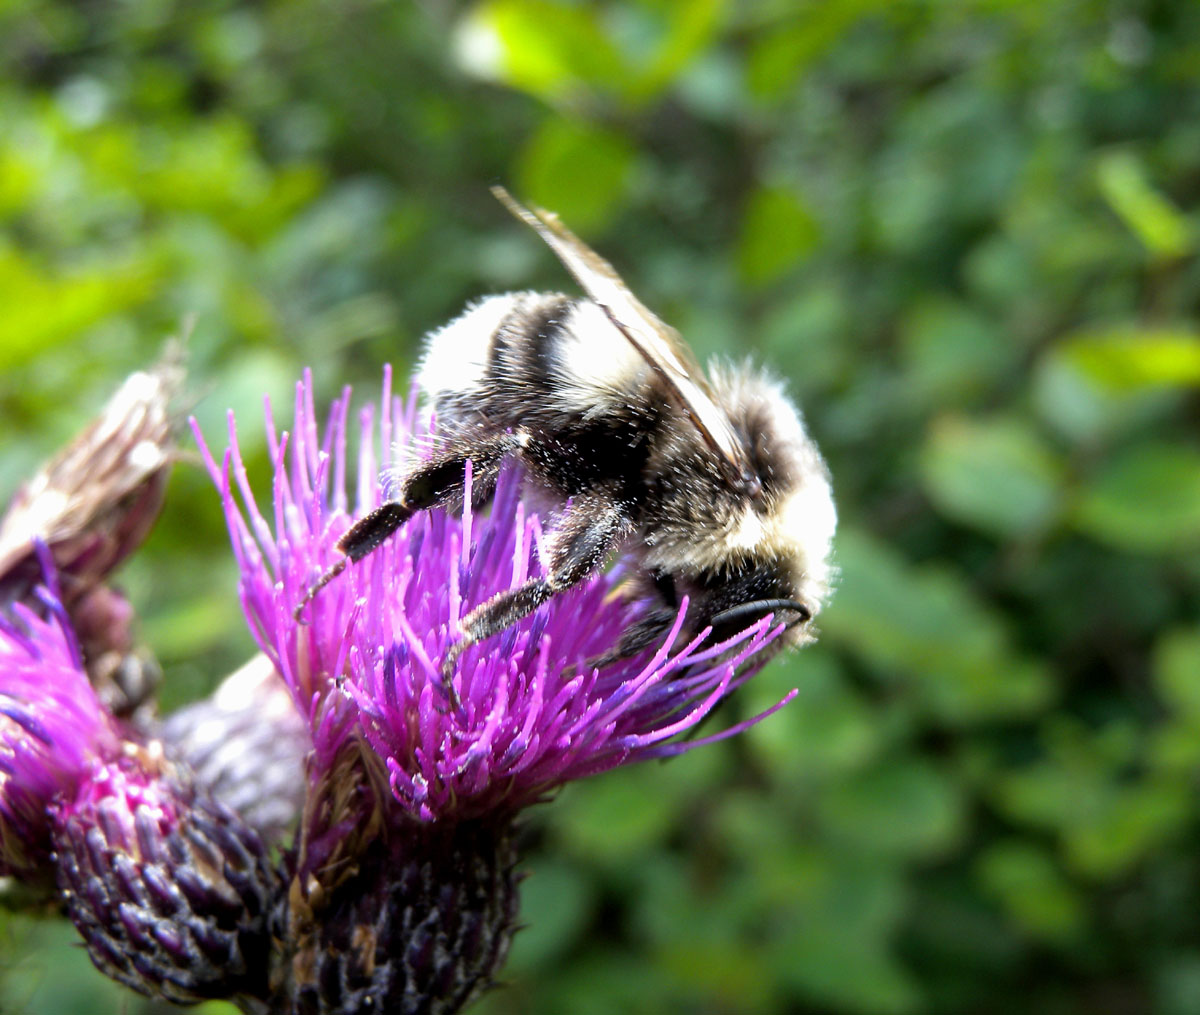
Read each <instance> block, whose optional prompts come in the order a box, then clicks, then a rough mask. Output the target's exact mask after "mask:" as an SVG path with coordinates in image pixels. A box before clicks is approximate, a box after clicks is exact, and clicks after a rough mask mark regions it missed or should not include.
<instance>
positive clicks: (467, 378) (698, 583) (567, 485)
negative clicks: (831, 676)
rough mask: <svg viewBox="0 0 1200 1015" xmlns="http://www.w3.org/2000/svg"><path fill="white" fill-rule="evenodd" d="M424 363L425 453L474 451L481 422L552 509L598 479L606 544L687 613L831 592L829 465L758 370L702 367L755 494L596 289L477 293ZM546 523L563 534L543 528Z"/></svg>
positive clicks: (810, 603) (703, 618)
mask: <svg viewBox="0 0 1200 1015" xmlns="http://www.w3.org/2000/svg"><path fill="white" fill-rule="evenodd" d="M419 378H420V381H421V384H422V386H423V388H424V391H425V394H426V396H427V398H428V399H429V401H430V403H431V407H432V409H433V411H434V413H435V416H436V419H437V431H438V432H437V433H435V435H434V437H433V447H434V449H435V450H434V456H435V457H436V456H437V455H438V454H439V452H440V453H442V454H444V455H446V456H452V455H453V454H458V455H459V456H460V457H463V458H466V457H471V455H472V448H473V447H474V446H476V445H478V444H479V442H481V441H483V440H485V439H487V438H488V437H489V436H491V435H495V434H499V433H512V434H513V435H514V438H513V443H512V445H511V448H510V451H509V453H510V454H511V455H512V456H513V457H516V458H519V459H520V460H521V461H522V462H523V464H524V465H525V467H526V471H527V473H528V474H529V476H530V479H531V480H532V481H533V484H534V488H535V489H536V490H537V491H538V493H537V497H538V498H539V501H540V502H542V503H544V504H549V506H551V507H554V506H557V507H558V508H560V509H561V508H563V507H564V505H566V504H568V502H569V501H570V500H571V499H572V498H579V497H581V496H584V495H588V496H591V495H594V494H596V493H597V492H598V491H599V493H600V495H601V497H602V498H605V499H606V502H612V503H615V504H616V505H618V509H619V511H620V513H621V516H622V518H623V519H624V520H625V524H624V527H623V528H621V529H620V532H621V535H620V538H619V539H615V540H614V542H613V545H612V547H611V549H612V550H614V551H619V552H621V553H624V554H625V555H626V556H628V557H629V558H630V559H631V560H632V561H633V562H635V564H636V565H637V567H638V568H639V569H640V570H641V571H643V572H645V573H648V574H653V575H655V576H658V577H657V581H658V586H659V587H661V586H662V585H663V583H664V580H665V581H666V582H668V583H669V584H672V585H673V587H674V591H675V593H676V594H680V595H688V596H689V597H690V598H691V599H692V601H693V602H695V603H696V607H695V623H694V624H693V625H692V626H693V627H695V628H699V627H701V626H704V624H705V623H706V622H708V621H709V620H710V619H711V617H712V616H713V615H715V614H716V613H718V612H719V611H720V610H721V609H728V608H729V607H731V606H735V605H738V603H739V598H742V599H745V598H747V597H749V598H753V597H758V598H760V599H777V598H779V599H787V600H793V601H798V602H801V603H803V604H804V605H805V607H806V608H807V612H808V614H809V617H811V616H814V615H816V614H817V613H818V612H819V611H820V609H821V606H822V605H823V603H824V601H825V600H826V598H827V597H828V595H829V592H830V584H831V580H832V577H833V568H832V565H831V563H830V553H831V543H832V539H833V532H834V528H835V526H836V518H837V515H836V510H835V508H834V503H833V495H832V490H831V487H830V480H829V472H828V469H827V468H826V466H825V462H824V460H823V459H822V457H821V455H820V452H819V451H818V450H817V447H816V445H815V444H814V442H813V441H812V439H811V437H810V436H809V434H808V432H807V430H806V429H805V426H804V422H803V419H802V417H801V415H800V412H799V410H798V409H797V408H796V406H795V404H794V403H793V402H792V401H791V399H789V398H788V396H787V394H786V393H785V391H784V389H783V385H782V384H781V382H780V381H778V380H777V379H775V378H773V377H771V376H770V375H769V374H767V373H766V372H765V371H763V370H761V369H758V368H756V367H754V366H753V365H751V364H749V363H743V364H738V365H731V364H724V363H722V364H716V365H714V366H713V367H712V368H711V370H710V376H709V377H708V378H700V383H702V384H704V385H705V389H706V390H709V391H710V392H711V398H712V402H713V405H714V406H715V407H716V410H717V411H718V412H719V413H720V414H721V415H722V416H723V418H724V419H725V420H727V421H728V425H729V427H730V429H731V433H732V434H733V439H734V441H735V443H736V444H737V445H738V447H739V448H740V450H741V452H742V453H743V454H744V456H745V458H746V461H747V462H748V463H749V467H750V468H751V470H752V471H753V474H754V476H755V478H756V481H757V484H758V487H759V491H758V495H757V496H753V495H751V494H750V493H749V492H747V491H746V490H742V489H738V488H736V487H735V486H734V485H732V484H731V483H730V482H729V481H728V478H727V473H726V472H725V471H724V470H723V468H722V464H723V463H722V462H721V461H720V460H719V458H718V452H717V451H715V450H714V449H713V448H711V447H710V446H708V445H707V444H706V443H705V441H704V440H703V439H702V437H701V434H700V432H699V430H698V429H697V427H696V426H695V424H694V423H693V422H692V420H691V419H690V418H689V416H688V414H687V412H686V410H685V407H683V406H681V405H679V404H678V401H677V400H676V399H675V398H674V397H673V395H672V392H671V391H670V390H669V389H668V388H667V387H666V386H665V385H664V384H663V383H662V381H661V380H660V378H659V377H658V376H657V375H656V374H655V372H654V370H653V369H651V366H650V365H649V364H648V363H647V361H646V360H645V359H644V358H643V357H642V356H641V355H640V354H639V352H638V350H637V349H635V348H634V346H633V345H632V344H630V343H629V342H627V341H626V340H625V339H624V338H622V336H621V334H620V332H619V331H618V330H617V329H616V328H614V327H613V325H612V323H611V321H610V320H609V318H608V317H607V316H606V314H605V312H604V310H603V308H601V307H599V306H598V305H597V304H595V303H594V302H592V301H591V300H588V299H578V298H571V297H567V296H564V295H562V294H558V293H544V294H537V293H530V292H517V293H510V294H506V295H500V296H492V297H488V298H487V299H485V300H483V301H481V302H479V303H476V304H473V305H472V306H471V307H469V308H468V309H467V311H466V312H465V313H464V314H463V315H462V316H460V317H459V318H457V319H456V320H455V321H453V322H451V324H449V325H447V326H446V327H445V328H442V329H440V330H438V331H435V332H433V333H432V334H431V335H430V336H429V337H428V339H427V346H426V351H425V355H424V359H423V360H422V366H421V370H420V373H419ZM563 514H564V512H563V511H560V512H559V517H561V516H562V515H563ZM548 538H549V539H550V542H551V545H552V546H554V547H557V546H559V545H561V541H559V542H556V541H555V534H554V532H553V530H552V531H551V532H550V533H549V537H548ZM642 585H643V586H647V583H644V582H643V583H642ZM647 587H648V586H647ZM805 619H806V620H807V619H808V618H805ZM802 626H807V625H802ZM795 635H796V637H795V638H794V639H793V640H797V639H798V638H799V637H801V632H800V631H799V630H797V631H796V632H795Z"/></svg>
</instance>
